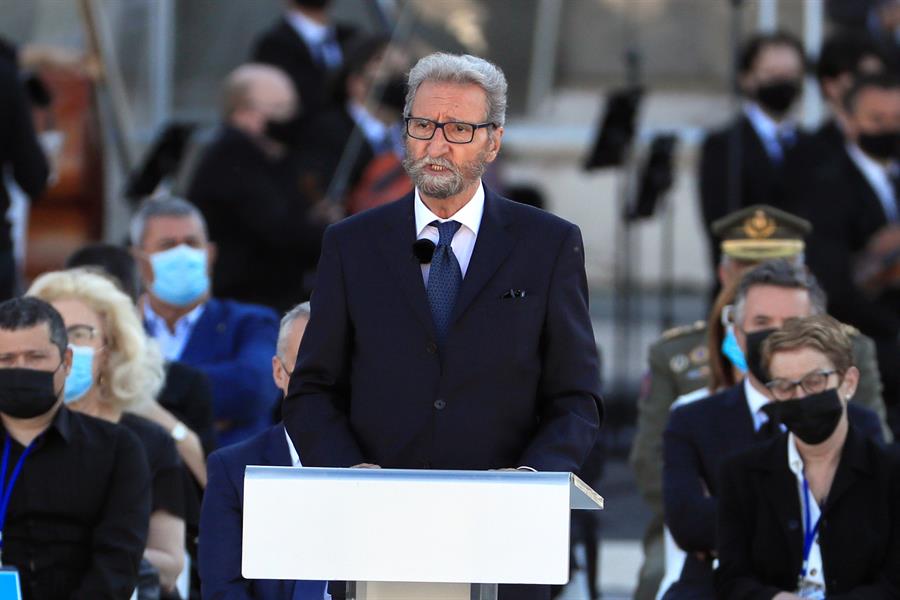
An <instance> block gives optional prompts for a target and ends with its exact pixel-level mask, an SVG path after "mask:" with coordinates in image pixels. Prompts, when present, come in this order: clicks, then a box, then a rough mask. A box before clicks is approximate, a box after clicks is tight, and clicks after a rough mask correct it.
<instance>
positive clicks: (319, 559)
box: [243, 467, 602, 584]
mask: <svg viewBox="0 0 900 600" xmlns="http://www.w3.org/2000/svg"><path fill="white" fill-rule="evenodd" d="M579 483H580V482H579ZM582 485H583V484H582ZM585 489H586V490H588V491H590V492H591V493H593V490H590V488H587V486H584V489H581V488H578V487H577V486H576V485H575V479H573V476H572V475H571V474H569V473H525V472H515V471H428V470H399V469H378V470H375V469H372V470H370V469H320V468H308V467H304V468H290V467H248V468H247V472H246V476H245V482H244V539H243V574H244V577H247V578H249V579H328V580H343V581H406V582H447V583H543V584H548V583H549V584H562V583H565V582H566V580H567V579H568V565H569V563H568V561H569V552H568V548H569V508H570V506H572V505H579V506H578V507H581V506H585V507H586V506H588V505H589V504H591V503H593V507H594V508H599V507H601V506H602V498H600V497H599V496H596V494H594V496H595V497H593V498H592V497H590V495H589V494H588V493H587V492H586V491H585ZM597 503H599V506H598V504H597Z"/></svg>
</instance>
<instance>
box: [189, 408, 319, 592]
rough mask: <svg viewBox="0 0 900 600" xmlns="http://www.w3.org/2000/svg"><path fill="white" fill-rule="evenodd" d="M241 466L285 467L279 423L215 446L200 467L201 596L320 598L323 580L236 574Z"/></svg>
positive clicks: (238, 568)
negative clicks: (203, 476)
mask: <svg viewBox="0 0 900 600" xmlns="http://www.w3.org/2000/svg"><path fill="white" fill-rule="evenodd" d="M247 465H266V466H274V467H289V466H291V455H290V451H289V450H288V445H287V439H286V438H285V437H284V425H282V424H281V423H279V424H277V425H274V426H272V427H270V428H268V429H266V430H265V431H263V432H261V433H258V434H256V435H255V436H253V437H251V438H250V439H248V440H245V441H243V442H240V443H238V444H234V445H232V446H229V447H227V448H222V449H220V450H216V451H215V452H213V453H212V454H210V456H209V460H208V462H207V465H206V470H207V474H208V477H209V480H208V483H207V485H206V493H205V494H204V495H203V509H202V511H201V513H200V544H199V552H200V582H201V586H202V594H203V599H204V600H249V599H250V598H253V599H255V600H297V599H295V597H294V596H293V594H294V588H295V586H302V587H303V591H304V592H308V593H305V594H303V595H302V596H298V597H297V598H300V597H302V598H304V599H308V600H322V598H323V595H324V592H325V582H324V581H298V582H294V581H277V580H271V579H258V580H247V579H244V578H243V577H241V541H242V525H243V518H244V510H243V507H244V470H245V469H246V467H247Z"/></svg>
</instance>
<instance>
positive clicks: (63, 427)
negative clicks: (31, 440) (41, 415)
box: [0, 404, 72, 447]
mask: <svg viewBox="0 0 900 600" xmlns="http://www.w3.org/2000/svg"><path fill="white" fill-rule="evenodd" d="M71 420H72V413H71V411H70V410H69V409H68V408H66V405H65V404H60V405H59V408H58V409H57V410H56V414H55V415H53V419H52V420H51V421H50V424H49V425H48V426H47V429H45V430H44V431H42V432H41V433H40V435H38V437H37V438H35V441H36V442H37V444H36V445H37V446H38V447H39V446H41V445H42V444H43V441H42V440H43V439H44V435H45V434H46V433H47V432H48V431H50V430H55V431H56V432H57V433H58V434H59V437H61V438H62V439H63V441H64V442H66V443H68V442H69V440H70V439H71V437H72V423H71ZM0 430H3V431H4V432H5V433H6V435H9V432H8V431H6V428H5V427H3V425H0Z"/></svg>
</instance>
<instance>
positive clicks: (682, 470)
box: [663, 260, 883, 600]
mask: <svg viewBox="0 0 900 600" xmlns="http://www.w3.org/2000/svg"><path fill="white" fill-rule="evenodd" d="M734 305H735V306H738V307H741V309H740V310H735V313H739V314H735V316H734V323H733V326H734V330H735V336H736V337H737V338H738V343H739V344H740V346H741V351H742V354H743V356H744V357H746V358H745V362H746V363H748V364H749V366H750V372H749V373H747V376H746V377H745V378H744V380H743V381H741V382H740V383H738V384H737V385H735V386H733V387H730V388H727V389H726V390H724V391H722V392H720V393H718V394H714V395H712V396H709V397H708V398H704V399H702V400H698V401H696V402H694V403H692V404H687V405H685V406H681V407H677V408H675V409H674V410H673V411H672V413H671V415H670V416H669V422H668V425H667V426H666V430H665V432H664V434H663V503H664V504H663V506H664V514H665V522H666V526H667V527H668V528H669V531H670V532H671V534H672V537H673V538H674V540H675V542H676V544H677V545H678V546H679V547H680V548H681V549H682V550H684V551H685V552H686V553H687V556H686V558H685V562H684V566H683V568H682V571H681V575H680V578H679V579H678V581H676V582H675V583H674V584H672V585H671V586H670V587H669V589H668V590H666V591H665V594H664V598H665V599H666V600H681V599H692V600H693V599H697V598H713V597H714V595H715V590H714V583H713V570H712V562H713V559H714V554H715V548H716V515H717V510H718V500H717V498H718V497H719V492H720V485H719V479H718V476H719V467H720V465H721V464H722V461H723V459H724V458H726V457H728V456H729V455H730V454H734V453H736V452H739V451H742V450H744V449H746V448H748V447H750V446H752V445H754V444H755V443H757V442H759V441H761V440H764V439H766V438H767V437H768V436H771V435H772V433H773V430H772V426H771V424H769V423H767V422H766V421H771V419H765V417H764V415H761V414H760V413H761V412H762V411H763V407H764V406H766V405H767V404H768V403H769V398H768V397H767V396H766V395H765V389H766V388H765V387H764V385H763V383H764V380H765V374H764V373H762V372H760V370H759V369H758V368H757V367H756V364H757V363H758V360H757V359H756V358H755V357H756V356H757V355H758V348H759V343H760V342H761V340H762V339H763V338H764V336H766V335H768V334H769V333H771V331H777V330H776V329H773V328H778V327H781V326H782V325H783V324H784V323H785V322H786V320H788V319H791V318H795V317H805V316H808V315H811V314H821V313H822V312H823V308H824V307H823V300H822V293H821V290H820V289H819V288H818V286H817V284H815V280H814V279H813V278H812V277H810V276H809V275H808V274H807V273H806V271H805V269H804V267H802V266H791V265H790V264H789V263H787V262H786V261H783V260H779V261H769V262H767V263H762V264H761V265H759V266H757V267H755V268H754V269H753V270H751V271H748V272H747V273H745V274H744V275H743V277H742V278H741V282H740V284H739V287H738V292H737V297H736V298H735V301H734ZM772 335H774V334H772ZM848 414H849V417H850V420H851V422H853V423H855V424H856V425H857V426H858V427H859V429H860V430H861V431H862V432H864V435H866V436H867V437H871V438H872V439H875V440H877V441H878V442H879V443H881V442H882V441H883V437H882V428H881V423H880V421H879V420H878V417H877V416H876V414H875V413H874V412H873V411H871V410H869V409H867V408H864V407H862V406H857V405H855V404H851V405H850V407H849V410H848ZM764 419H765V420H764Z"/></svg>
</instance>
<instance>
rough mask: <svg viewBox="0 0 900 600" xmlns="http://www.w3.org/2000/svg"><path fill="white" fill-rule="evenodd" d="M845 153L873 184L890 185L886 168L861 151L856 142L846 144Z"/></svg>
mask: <svg viewBox="0 0 900 600" xmlns="http://www.w3.org/2000/svg"><path fill="white" fill-rule="evenodd" d="M847 154H849V155H850V158H851V159H852V160H853V162H854V163H856V166H857V167H859V170H860V171H862V172H863V175H864V176H865V178H866V179H868V180H869V181H870V182H873V183H875V185H887V186H890V185H891V182H890V180H889V178H888V168H889V167H885V166H884V165H882V164H880V163H879V162H877V161H875V160H873V159H872V158H871V157H869V155H868V154H866V153H865V152H863V151H862V150H861V149H860V148H859V146H857V145H856V144H847Z"/></svg>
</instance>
